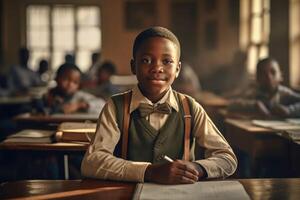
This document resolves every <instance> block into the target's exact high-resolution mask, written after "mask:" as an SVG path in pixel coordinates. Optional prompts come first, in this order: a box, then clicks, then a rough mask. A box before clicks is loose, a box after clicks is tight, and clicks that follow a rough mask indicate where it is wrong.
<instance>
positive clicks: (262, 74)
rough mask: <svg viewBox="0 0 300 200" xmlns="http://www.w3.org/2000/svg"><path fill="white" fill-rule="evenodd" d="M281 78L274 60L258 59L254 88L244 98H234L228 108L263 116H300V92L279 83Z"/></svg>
mask: <svg viewBox="0 0 300 200" xmlns="http://www.w3.org/2000/svg"><path fill="white" fill-rule="evenodd" d="M282 80H283V78H282V74H281V70H280V67H279V64H278V62H277V61H276V60H274V59H272V58H265V59H262V60H260V61H259V62H258V63H257V67H256V81H257V86H256V88H255V89H254V90H250V92H249V93H248V94H245V96H244V98H242V99H238V100H234V101H233V102H232V103H231V105H230V106H229V109H230V110H232V111H247V112H256V113H259V114H261V115H263V116H264V117H300V94H299V93H296V92H294V91H293V90H292V89H290V88H288V87H286V86H283V85H281V82H282Z"/></svg>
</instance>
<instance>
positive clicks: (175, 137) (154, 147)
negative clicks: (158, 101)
mask: <svg viewBox="0 0 300 200" xmlns="http://www.w3.org/2000/svg"><path fill="white" fill-rule="evenodd" d="M174 94H175V97H176V100H177V102H179V112H177V111H176V110H174V109H172V113H171V114H170V115H169V117H168V119H167V121H166V122H165V124H164V125H163V127H161V129H159V130H155V129H154V128H153V127H152V126H151V125H150V124H149V122H148V121H147V120H146V119H145V118H142V117H141V116H140V113H139V110H138V109H136V110H134V111H133V112H132V113H131V114H130V123H129V130H128V132H129V133H128V151H127V152H128V153H127V159H128V160H132V161H145V162H152V163H157V162H160V161H161V160H160V156H161V155H168V156H169V157H171V158H172V159H182V157H183V147H184V118H183V116H184V111H183V106H182V103H181V101H180V100H179V97H178V93H177V92H175V91H174ZM112 100H113V102H114V104H115V106H116V115H117V116H116V119H117V123H118V127H119V129H120V131H121V133H122V127H123V104H124V101H123V100H124V94H118V95H115V96H113V97H112ZM188 102H189V106H190V110H191V115H192V117H193V108H192V106H193V105H191V104H192V103H191V102H192V100H191V99H190V97H188ZM192 121H193V120H192ZM192 127H193V125H192ZM120 138H122V137H120ZM192 138H193V135H192V134H191V139H190V141H191V145H190V146H191V147H192V146H193V145H192V143H193V139H192ZM121 144H122V142H121V139H120V141H119V143H118V145H117V147H116V150H115V152H114V154H115V155H116V156H118V157H120V150H121Z"/></svg>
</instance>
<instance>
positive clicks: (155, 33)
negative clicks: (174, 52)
mask: <svg viewBox="0 0 300 200" xmlns="http://www.w3.org/2000/svg"><path fill="white" fill-rule="evenodd" d="M153 37H162V38H166V39H168V40H170V41H171V42H173V43H174V44H175V45H176V46H177V49H178V54H179V55H178V57H180V43H179V40H178V39H177V37H176V36H175V35H174V33H172V32H171V31H170V30H168V29H166V28H164V27H160V26H155V27H150V28H148V29H146V30H144V31H142V32H141V33H140V34H138V36H137V37H136V38H135V40H134V43H133V49H132V56H133V58H134V57H135V55H136V52H137V51H138V49H139V48H140V46H141V45H142V44H143V43H144V42H145V41H146V40H147V39H149V38H153Z"/></svg>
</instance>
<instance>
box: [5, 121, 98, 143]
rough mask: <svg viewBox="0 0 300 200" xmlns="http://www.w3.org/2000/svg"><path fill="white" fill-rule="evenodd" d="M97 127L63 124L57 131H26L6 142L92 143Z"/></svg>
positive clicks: (89, 124) (81, 123)
mask: <svg viewBox="0 0 300 200" xmlns="http://www.w3.org/2000/svg"><path fill="white" fill-rule="evenodd" d="M96 126H97V124H96V123H84V122H63V123H61V124H60V125H59V126H58V128H57V130H39V129H24V130H22V131H19V132H17V133H15V134H13V135H10V136H8V137H7V138H6V139H5V140H4V142H6V143H8V142H25V143H52V142H90V141H91V138H92V137H94V134H95V132H96Z"/></svg>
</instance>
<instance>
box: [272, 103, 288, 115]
mask: <svg viewBox="0 0 300 200" xmlns="http://www.w3.org/2000/svg"><path fill="white" fill-rule="evenodd" d="M272 113H274V114H275V115H278V116H280V117H288V116H289V114H290V112H289V109H288V108H287V107H286V106H284V105H280V104H278V105H275V106H274V107H273V108H272Z"/></svg>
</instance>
